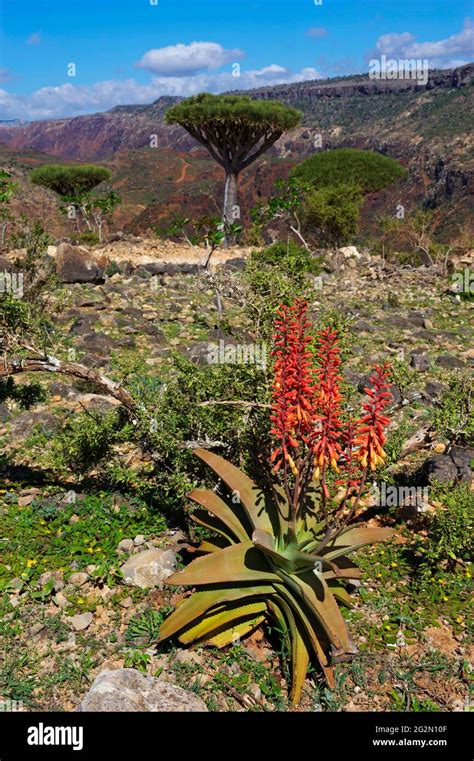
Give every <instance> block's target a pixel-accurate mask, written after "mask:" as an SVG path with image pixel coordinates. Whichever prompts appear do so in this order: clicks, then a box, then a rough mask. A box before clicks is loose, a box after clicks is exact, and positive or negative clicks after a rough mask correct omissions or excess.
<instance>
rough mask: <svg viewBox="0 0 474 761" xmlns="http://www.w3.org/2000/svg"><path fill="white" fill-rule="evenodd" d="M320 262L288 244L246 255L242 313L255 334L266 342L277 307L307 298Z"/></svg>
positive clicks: (294, 244) (296, 246) (275, 244)
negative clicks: (244, 295) (243, 309)
mask: <svg viewBox="0 0 474 761" xmlns="http://www.w3.org/2000/svg"><path fill="white" fill-rule="evenodd" d="M319 271H320V262H319V261H318V259H316V258H315V257H313V256H312V255H311V254H310V253H309V252H308V251H307V250H306V249H305V248H303V247H302V246H298V245H297V244H296V243H293V242H292V241H288V242H287V243H281V242H279V243H274V244H273V245H272V246H268V248H265V249H263V250H262V251H254V252H252V254H251V255H250V257H249V259H248V261H247V265H246V268H245V272H244V281H245V283H246V285H247V288H248V292H247V295H246V300H245V311H246V313H247V316H248V317H249V318H250V321H251V322H252V324H253V326H254V330H255V332H256V334H258V335H259V336H261V338H262V339H263V340H265V339H268V338H269V337H270V335H271V333H272V330H273V320H274V318H275V314H276V311H277V309H278V307H279V306H280V304H291V303H292V302H293V301H294V299H295V298H298V297H300V298H307V299H309V298H311V290H313V292H314V278H313V276H314V275H316V274H317V273H318V272H319Z"/></svg>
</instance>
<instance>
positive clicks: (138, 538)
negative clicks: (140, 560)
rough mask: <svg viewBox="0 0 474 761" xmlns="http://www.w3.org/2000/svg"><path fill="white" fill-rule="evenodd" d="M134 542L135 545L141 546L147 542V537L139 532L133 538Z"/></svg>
mask: <svg viewBox="0 0 474 761" xmlns="http://www.w3.org/2000/svg"><path fill="white" fill-rule="evenodd" d="M133 544H134V545H135V547H140V545H142V544H145V537H144V536H143V534H138V535H137V536H136V537H135V539H134V540H133Z"/></svg>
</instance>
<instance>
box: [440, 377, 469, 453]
mask: <svg viewBox="0 0 474 761" xmlns="http://www.w3.org/2000/svg"><path fill="white" fill-rule="evenodd" d="M473 406H474V405H473V392H472V382H471V378H470V377H469V376H468V375H464V374H462V373H459V374H457V375H455V376H453V378H451V380H450V382H449V390H448V391H447V392H446V394H445V395H444V396H443V398H442V399H441V402H440V403H439V405H438V407H436V408H435V412H434V425H435V428H436V430H437V431H438V433H439V434H440V435H441V436H442V437H443V438H445V439H446V440H447V441H449V442H450V443H451V444H459V445H461V446H474V414H473V413H474V410H473Z"/></svg>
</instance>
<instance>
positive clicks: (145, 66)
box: [0, 0, 474, 119]
mask: <svg viewBox="0 0 474 761" xmlns="http://www.w3.org/2000/svg"><path fill="white" fill-rule="evenodd" d="M154 2H155V0H71V1H69V0H0V35H1V36H0V51H1V52H0V118H2V119H14V118H20V119H44V118H59V117H63V116H74V115H77V114H81V113H91V112H95V111H103V110H107V109H108V108H111V107H113V106H114V105H117V104H121V103H122V104H123V103H147V102H151V101H153V100H155V99H156V98H158V97H159V96H160V95H164V94H172V95H190V94H194V93H195V92H200V91H202V90H207V91H210V92H220V91H224V90H228V89H237V88H238V89H247V88H250V87H256V86H260V85H266V84H276V83H279V82H292V81H301V80H304V79H314V78H318V77H327V76H335V75H341V74H351V73H356V72H362V71H367V69H368V65H367V62H368V60H369V58H373V57H377V56H378V57H380V56H381V55H382V54H386V55H387V56H388V57H393V58H396V59H398V58H403V57H416V58H419V57H421V58H427V59H428V60H429V64H430V66H436V67H438V66H439V67H449V66H452V65H460V64H462V63H465V62H467V61H470V60H472V59H473V57H474V56H473V50H472V44H473V43H472V37H473V25H472V21H471V20H470V18H469V16H470V12H471V14H472V5H471V3H470V2H467V0H429V1H428V0H322V4H321V5H318V4H316V3H317V2H318V0H316V3H315V0H157V3H156V4H153V3H154ZM69 64H74V66H75V71H74V69H72V68H69V72H68V65H69ZM235 64H238V65H239V66H240V70H239V69H237V67H236V66H235ZM232 72H234V73H239V76H233V73H232ZM68 74H75V76H69V75H68Z"/></svg>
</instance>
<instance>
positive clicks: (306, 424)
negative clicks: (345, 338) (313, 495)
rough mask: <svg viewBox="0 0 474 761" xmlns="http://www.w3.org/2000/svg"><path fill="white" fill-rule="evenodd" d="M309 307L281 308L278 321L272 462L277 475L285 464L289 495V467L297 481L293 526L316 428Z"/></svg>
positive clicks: (293, 498) (284, 472)
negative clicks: (307, 449)
mask: <svg viewBox="0 0 474 761" xmlns="http://www.w3.org/2000/svg"><path fill="white" fill-rule="evenodd" d="M310 325H311V323H310V322H309V320H308V318H307V304H306V302H304V301H300V300H298V301H296V302H295V303H294V304H293V305H292V306H291V307H288V306H281V307H280V309H279V311H278V318H277V320H276V321H275V335H274V338H273V340H274V346H275V348H274V350H273V352H272V356H274V357H275V364H274V383H273V403H272V413H271V418H270V420H271V423H272V428H271V433H272V434H273V435H274V437H275V438H276V439H277V441H278V446H277V447H276V448H275V449H274V451H273V452H272V455H271V458H270V461H271V462H272V463H274V465H273V471H274V472H275V473H277V472H278V471H279V470H280V468H281V467H282V465H283V478H284V482H285V489H286V491H287V496H288V497H290V495H289V487H288V473H287V467H289V468H290V470H291V473H292V474H293V476H294V477H295V479H296V484H295V488H294V492H293V497H292V498H290V499H289V502H290V504H291V505H292V513H293V517H292V523H294V522H295V520H296V512H297V507H298V504H297V503H298V494H299V488H300V482H301V468H302V465H303V446H304V445H305V444H306V443H307V441H308V437H309V436H310V433H311V430H312V427H313V397H314V388H313V384H312V368H311V358H312V355H311V352H310V351H309V349H308V344H309V343H310V342H311V336H310V335H308V329H309V327H310Z"/></svg>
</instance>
